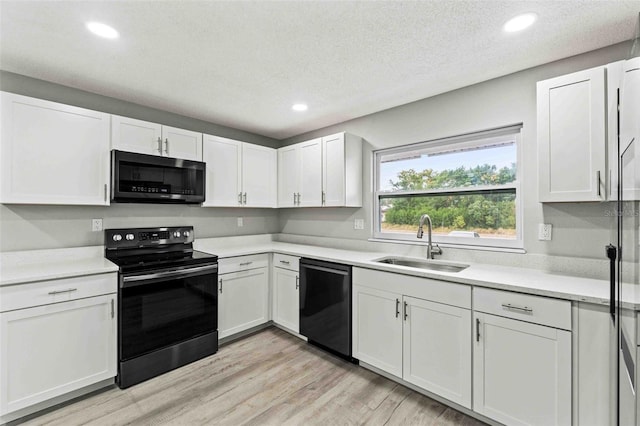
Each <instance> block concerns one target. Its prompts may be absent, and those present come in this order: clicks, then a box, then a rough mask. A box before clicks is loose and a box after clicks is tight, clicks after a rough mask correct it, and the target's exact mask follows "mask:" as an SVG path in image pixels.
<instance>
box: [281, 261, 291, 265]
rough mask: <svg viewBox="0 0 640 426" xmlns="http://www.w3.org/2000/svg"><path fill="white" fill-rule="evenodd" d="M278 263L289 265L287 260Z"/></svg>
mask: <svg viewBox="0 0 640 426" xmlns="http://www.w3.org/2000/svg"><path fill="white" fill-rule="evenodd" d="M280 263H284V264H285V265H291V262H289V261H288V260H281V261H280Z"/></svg>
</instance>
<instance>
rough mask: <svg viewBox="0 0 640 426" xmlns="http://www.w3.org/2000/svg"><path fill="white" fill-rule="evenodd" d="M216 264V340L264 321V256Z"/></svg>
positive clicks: (266, 278) (266, 275)
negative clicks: (217, 335) (217, 266)
mask: <svg viewBox="0 0 640 426" xmlns="http://www.w3.org/2000/svg"><path fill="white" fill-rule="evenodd" d="M218 265H219V271H218V334H219V338H220V339H223V338H225V337H229V336H232V335H234V334H237V333H240V332H242V331H246V330H248V329H251V328H253V327H257V326H259V325H262V324H265V323H266V322H268V321H269V269H268V268H269V257H268V255H266V254H264V255H253V256H240V257H230V258H225V259H220V260H219V262H218Z"/></svg>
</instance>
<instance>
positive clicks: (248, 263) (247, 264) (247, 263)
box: [240, 262, 253, 266]
mask: <svg viewBox="0 0 640 426" xmlns="http://www.w3.org/2000/svg"><path fill="white" fill-rule="evenodd" d="M252 263H253V262H242V263H241V264H240V266H249V265H251V264H252Z"/></svg>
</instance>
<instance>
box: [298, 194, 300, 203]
mask: <svg viewBox="0 0 640 426" xmlns="http://www.w3.org/2000/svg"><path fill="white" fill-rule="evenodd" d="M298 205H300V193H299V192H298Z"/></svg>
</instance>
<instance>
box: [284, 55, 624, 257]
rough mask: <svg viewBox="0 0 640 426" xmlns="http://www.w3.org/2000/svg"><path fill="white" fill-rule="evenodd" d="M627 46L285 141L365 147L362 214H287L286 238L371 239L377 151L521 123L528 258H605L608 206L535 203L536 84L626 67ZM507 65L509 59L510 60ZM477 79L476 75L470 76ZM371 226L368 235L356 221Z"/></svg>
mask: <svg viewBox="0 0 640 426" xmlns="http://www.w3.org/2000/svg"><path fill="white" fill-rule="evenodd" d="M628 49H629V44H628V43H621V44H618V45H614V46H610V47H607V48H604V49H600V50H597V51H593V52H589V53H586V54H582V55H578V56H575V57H571V58H567V59H563V60H560V61H557V62H553V63H550V64H546V65H543V66H539V67H536V68H531V69H528V70H525V71H521V72H518V73H514V74H510V75H506V76H504V77H500V78H496V79H493V80H489V81H486V82H482V83H479V84H476V85H473V86H469V87H465V88H462V89H459V90H455V91H452V92H448V93H444V94H441V95H438V96H434V97H431V98H428V99H423V100H420V101H417V102H413V103H410V104H406V105H402V106H399V107H396V108H392V109H389V110H385V111H381V112H378V113H375V114H371V115H367V116H364V117H361V118H357V119H354V120H351V121H347V122H344V123H340V124H336V125H334V126H330V127H327V128H323V129H319V130H316V131H313V132H310V133H307V134H303V135H299V136H296V137H293V138H290V139H287V140H285V141H283V146H284V145H289V144H292V143H295V142H300V141H304V140H307V139H311V138H314V137H318V136H322V135H328V134H331V133H335V132H339V131H347V132H350V133H353V134H356V135H358V136H362V137H363V138H364V139H365V140H366V141H367V144H365V149H364V153H363V161H364V166H365V167H364V179H363V181H364V188H363V190H364V194H365V197H364V201H363V203H364V204H363V205H364V207H363V208H361V209H316V210H296V209H287V210H283V211H281V213H280V215H279V220H280V227H281V232H283V233H290V234H300V235H315V236H340V237H344V238H352V239H366V238H369V237H370V236H371V233H370V229H371V222H372V217H373V216H372V200H371V192H372V177H371V176H372V175H371V165H372V150H375V149H380V148H386V147H392V146H398V145H405V144H409V143H415V142H420V141H425V140H432V139H437V138H442V137H447V136H454V135H459V134H463V133H468V132H474V131H479V130H484V129H489V128H494V127H500V126H505V125H510V124H516V123H523V140H522V147H521V149H522V154H523V155H522V158H523V159H524V161H523V164H520V167H522V170H523V174H522V175H523V178H522V184H521V195H522V196H523V203H524V204H523V205H524V212H523V213H524V227H523V229H524V233H523V236H524V244H525V249H526V250H527V252H530V253H537V254H552V255H562V256H579V257H587V258H596V259H599V258H602V257H603V255H604V254H603V253H604V252H603V245H605V244H607V243H608V242H609V240H610V226H611V220H612V219H611V217H610V216H607V215H606V211H607V210H608V209H610V208H611V207H612V206H610V205H609V203H575V204H569V203H567V204H564V203H563V204H548V205H544V206H543V205H542V204H540V203H538V201H537V194H538V186H537V185H538V182H537V164H536V158H537V150H536V82H537V81H539V80H544V79H547V78H551V77H555V76H558V75H563V74H567V73H571V72H574V71H579V70H583V69H587V68H591V67H595V66H599V65H604V64H607V63H609V62H614V61H617V60H621V59H625V55H626V54H627V53H628ZM505 60H508V58H505ZM470 72H473V70H470ZM354 218H363V219H365V223H366V225H365V228H366V229H365V231H358V230H354V229H353V219H354ZM538 223H551V224H552V225H553V226H554V228H553V240H552V241H538V239H537V229H538V227H537V225H538Z"/></svg>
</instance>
